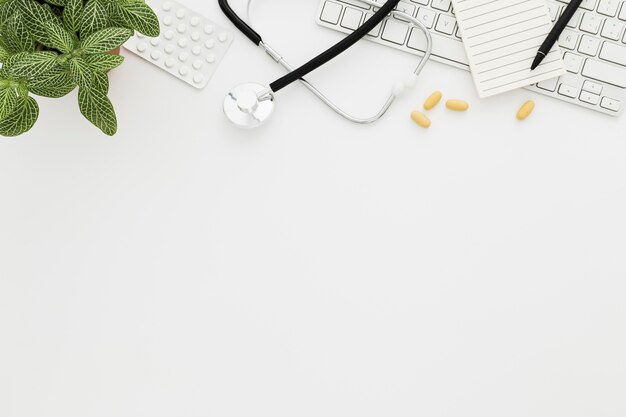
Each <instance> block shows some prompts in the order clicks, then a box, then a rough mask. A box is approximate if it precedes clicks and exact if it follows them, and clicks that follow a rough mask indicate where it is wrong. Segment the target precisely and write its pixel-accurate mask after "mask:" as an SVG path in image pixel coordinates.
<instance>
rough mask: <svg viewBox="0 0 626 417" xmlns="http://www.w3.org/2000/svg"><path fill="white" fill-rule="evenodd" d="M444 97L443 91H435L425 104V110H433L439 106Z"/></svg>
mask: <svg viewBox="0 0 626 417" xmlns="http://www.w3.org/2000/svg"><path fill="white" fill-rule="evenodd" d="M442 96H443V94H441V91H435V92H434V93H432V94H431V95H430V97H428V98H427V99H426V101H425V102H424V109H426V110H431V109H433V108H434V107H435V106H436V105H437V104H439V101H440V100H441V97H442Z"/></svg>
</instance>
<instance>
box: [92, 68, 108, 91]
mask: <svg viewBox="0 0 626 417" xmlns="http://www.w3.org/2000/svg"><path fill="white" fill-rule="evenodd" d="M91 88H92V89H94V90H97V91H100V92H101V93H103V94H109V77H108V75H106V74H105V73H104V72H96V73H94V74H93V83H92V84H91Z"/></svg>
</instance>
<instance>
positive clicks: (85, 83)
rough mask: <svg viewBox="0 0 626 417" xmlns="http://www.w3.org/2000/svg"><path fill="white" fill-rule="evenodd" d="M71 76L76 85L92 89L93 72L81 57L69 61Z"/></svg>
mask: <svg viewBox="0 0 626 417" xmlns="http://www.w3.org/2000/svg"><path fill="white" fill-rule="evenodd" d="M68 68H69V74H70V77H71V78H72V81H74V82H75V83H76V84H78V85H79V86H80V87H83V88H89V87H91V83H92V82H93V74H94V72H93V70H92V69H91V67H90V66H89V64H88V63H87V62H85V60H84V59H82V58H81V57H74V58H72V59H70V60H69V61H68Z"/></svg>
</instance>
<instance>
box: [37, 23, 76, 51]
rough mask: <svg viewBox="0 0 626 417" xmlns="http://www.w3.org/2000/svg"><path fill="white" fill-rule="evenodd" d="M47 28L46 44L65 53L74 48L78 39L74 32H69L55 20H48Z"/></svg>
mask: <svg viewBox="0 0 626 417" xmlns="http://www.w3.org/2000/svg"><path fill="white" fill-rule="evenodd" d="M46 29H47V31H48V37H47V43H44V45H46V46H48V47H50V48H54V49H58V50H59V51H61V52H63V53H64V54H69V53H70V52H72V51H73V50H74V46H75V45H76V43H77V41H78V39H76V37H75V35H74V34H73V33H69V32H68V31H67V30H66V29H65V28H64V27H63V26H61V25H58V24H56V23H53V22H46Z"/></svg>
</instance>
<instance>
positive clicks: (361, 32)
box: [270, 0, 400, 92]
mask: <svg viewBox="0 0 626 417" xmlns="http://www.w3.org/2000/svg"><path fill="white" fill-rule="evenodd" d="M398 3H400V0H388V1H387V2H386V3H385V4H384V5H383V6H382V7H381V8H380V9H379V10H378V11H377V12H376V13H374V15H373V16H372V17H370V18H369V19H368V20H367V21H366V22H365V23H363V25H361V26H359V28H358V29H357V30H355V31H354V32H352V33H351V34H349V35H348V36H346V37H345V38H343V39H342V40H341V41H339V42H338V43H336V44H335V45H333V46H331V47H330V48H329V49H327V50H326V51H324V52H322V53H321V54H319V55H318V56H316V57H315V58H313V59H312V60H310V61H309V62H307V63H306V64H304V65H302V66H301V67H299V68H296V69H295V70H293V71H291V72H290V73H288V74H286V75H285V76H283V77H281V78H279V79H278V80H276V81H274V82H273V83H271V84H270V89H271V90H272V91H273V92H277V91H279V90H281V89H283V88H285V87H287V86H288V85H289V84H291V83H293V82H294V81H298V80H299V79H300V78H302V77H304V76H305V75H307V74H308V73H310V72H311V71H313V70H315V69H317V68H319V67H321V66H322V65H324V64H325V63H327V62H328V61H330V60H332V59H333V58H335V57H336V56H337V55H339V54H341V53H342V52H344V51H345V50H347V49H348V48H350V47H351V46H352V45H354V44H355V43H357V42H358V41H359V40H360V39H361V38H363V37H364V36H365V35H367V34H368V33H369V32H370V31H371V30H372V29H374V28H375V27H376V25H378V24H379V23H380V22H382V21H383V19H384V18H385V17H386V16H387V15H388V14H389V13H390V12H391V11H392V10H393V9H394V8H395V7H396V6H397V5H398Z"/></svg>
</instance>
